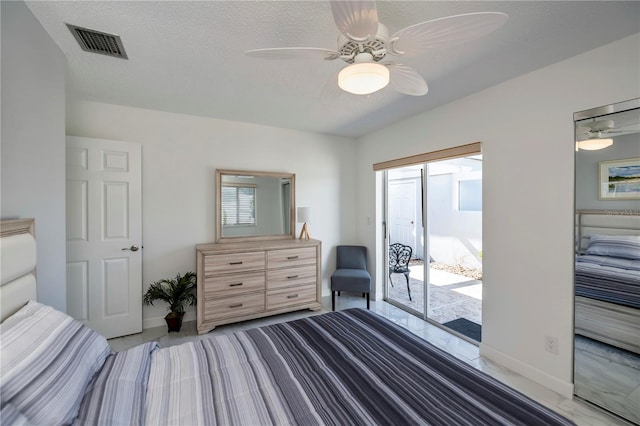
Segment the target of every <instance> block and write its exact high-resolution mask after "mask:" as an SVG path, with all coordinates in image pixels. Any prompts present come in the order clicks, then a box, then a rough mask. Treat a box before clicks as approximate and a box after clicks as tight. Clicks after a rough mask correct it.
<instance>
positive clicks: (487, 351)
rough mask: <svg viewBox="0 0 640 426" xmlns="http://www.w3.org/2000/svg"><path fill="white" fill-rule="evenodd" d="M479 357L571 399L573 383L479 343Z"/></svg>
mask: <svg viewBox="0 0 640 426" xmlns="http://www.w3.org/2000/svg"><path fill="white" fill-rule="evenodd" d="M480 356H483V357H486V358H489V359H491V360H492V361H495V362H496V363H498V364H500V365H502V366H503V367H506V368H508V369H509V370H511V371H514V372H516V373H518V374H520V375H521V376H524V377H526V378H527V379H530V380H533V381H534V382H536V383H539V384H541V385H542V386H544V387H546V388H548V389H551V390H552V391H554V392H556V393H558V394H560V395H562V396H564V397H565V398H569V399H572V398H573V383H569V382H565V381H564V380H560V379H558V378H557V377H554V376H552V375H550V374H548V373H545V372H544V371H542V370H538V369H537V368H535V367H532V366H530V365H529V364H525V363H523V362H522V361H519V360H517V359H515V358H513V357H512V356H509V355H507V354H505V353H503V352H500V351H498V350H496V349H494V348H492V347H491V346H488V345H485V344H483V343H480Z"/></svg>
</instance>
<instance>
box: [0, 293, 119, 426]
mask: <svg viewBox="0 0 640 426" xmlns="http://www.w3.org/2000/svg"><path fill="white" fill-rule="evenodd" d="M0 339H1V340H2V348H1V350H0V356H1V357H2V364H1V365H0V382H2V409H3V410H4V409H5V407H8V406H9V405H12V406H13V407H14V408H15V409H16V410H17V411H19V412H20V414H22V415H23V416H24V417H26V418H27V419H28V421H29V423H32V424H47V425H54V424H69V423H71V422H72V421H73V419H74V418H75V417H76V416H77V415H78V409H79V407H80V402H81V401H82V397H83V396H84V393H85V391H86V389H87V385H88V384H89V382H90V381H91V380H92V379H93V377H94V375H95V374H96V373H97V372H98V371H99V370H100V368H101V367H102V365H103V363H104V362H105V359H106V358H107V356H108V355H109V354H110V353H111V350H110V348H109V345H108V343H107V340H106V339H105V338H104V337H102V336H101V335H99V334H98V333H96V332H95V331H93V330H91V329H90V328H88V327H86V326H84V325H82V324H81V323H79V322H78V321H76V320H74V319H73V318H71V317H69V316H68V315H66V314H64V313H62V312H60V311H57V310H55V309H53V308H52V307H50V306H46V305H42V304H40V303H37V302H34V301H31V302H29V303H28V304H27V305H26V306H24V307H23V308H22V309H20V310H19V311H18V312H16V313H15V314H14V315H12V316H11V317H9V318H7V319H6V320H5V321H4V322H3V323H2V324H1V325H0Z"/></svg>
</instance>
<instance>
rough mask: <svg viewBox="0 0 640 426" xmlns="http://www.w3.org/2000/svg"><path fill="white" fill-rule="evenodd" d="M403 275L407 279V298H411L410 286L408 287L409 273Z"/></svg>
mask: <svg viewBox="0 0 640 426" xmlns="http://www.w3.org/2000/svg"><path fill="white" fill-rule="evenodd" d="M404 277H405V278H406V279H407V293H409V300H413V299H411V288H410V287H409V274H404Z"/></svg>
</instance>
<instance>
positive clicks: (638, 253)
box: [586, 234, 640, 260]
mask: <svg viewBox="0 0 640 426" xmlns="http://www.w3.org/2000/svg"><path fill="white" fill-rule="evenodd" d="M586 253H587V254H594V255H597V256H612V257H621V258H623V259H635V260H637V259H640V235H599V234H592V235H591V236H590V237H589V245H588V246H587V252H586Z"/></svg>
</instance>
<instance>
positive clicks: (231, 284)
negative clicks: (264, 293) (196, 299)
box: [204, 272, 265, 299]
mask: <svg viewBox="0 0 640 426" xmlns="http://www.w3.org/2000/svg"><path fill="white" fill-rule="evenodd" d="M264 289H265V279H264V272H245V273H240V274H233V275H221V276H217V277H210V278H205V280H204V297H205V298H206V299H209V298H211V297H224V296H232V295H235V294H239V293H247V292H251V291H259V290H264Z"/></svg>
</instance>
